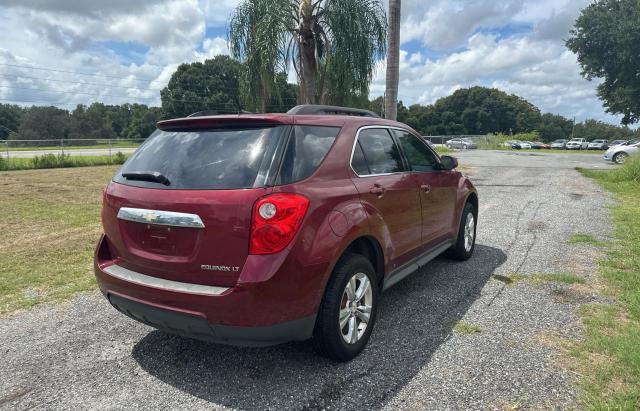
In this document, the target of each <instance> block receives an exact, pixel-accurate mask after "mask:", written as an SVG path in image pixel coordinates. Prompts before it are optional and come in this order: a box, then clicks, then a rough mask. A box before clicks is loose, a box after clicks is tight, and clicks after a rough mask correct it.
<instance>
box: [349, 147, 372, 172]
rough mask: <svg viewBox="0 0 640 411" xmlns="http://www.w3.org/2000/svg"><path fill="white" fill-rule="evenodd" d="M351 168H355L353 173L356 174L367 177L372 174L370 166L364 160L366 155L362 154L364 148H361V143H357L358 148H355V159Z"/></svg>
mask: <svg viewBox="0 0 640 411" xmlns="http://www.w3.org/2000/svg"><path fill="white" fill-rule="evenodd" d="M351 167H353V171H355V172H356V174H358V175H361V176H365V175H368V174H371V170H369V166H368V165H367V162H366V161H365V160H364V153H363V152H362V147H361V146H360V142H359V141H358V142H356V146H355V147H354V148H353V159H352V160H351Z"/></svg>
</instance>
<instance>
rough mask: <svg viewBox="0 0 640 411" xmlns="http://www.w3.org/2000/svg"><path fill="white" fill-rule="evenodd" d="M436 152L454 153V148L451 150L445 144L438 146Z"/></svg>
mask: <svg viewBox="0 0 640 411" xmlns="http://www.w3.org/2000/svg"><path fill="white" fill-rule="evenodd" d="M436 153H438V154H440V155H443V154H451V153H453V150H450V149H448V148H447V147H445V146H436Z"/></svg>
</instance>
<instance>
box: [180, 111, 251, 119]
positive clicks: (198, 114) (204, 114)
mask: <svg viewBox="0 0 640 411" xmlns="http://www.w3.org/2000/svg"><path fill="white" fill-rule="evenodd" d="M224 114H254V113H252V112H250V111H245V110H242V111H240V112H237V111H232V110H228V111H226V112H224V111H223V112H220V111H218V110H204V111H197V112H195V113H192V114H189V115H188V116H187V118H189V117H209V116H219V115H224Z"/></svg>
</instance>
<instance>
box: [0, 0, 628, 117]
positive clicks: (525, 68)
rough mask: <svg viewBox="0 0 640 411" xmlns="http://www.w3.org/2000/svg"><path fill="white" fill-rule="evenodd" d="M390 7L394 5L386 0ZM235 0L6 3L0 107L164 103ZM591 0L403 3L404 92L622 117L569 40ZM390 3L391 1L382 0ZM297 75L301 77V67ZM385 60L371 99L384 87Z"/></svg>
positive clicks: (412, 97)
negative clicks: (485, 93) (479, 92)
mask: <svg viewBox="0 0 640 411" xmlns="http://www.w3.org/2000/svg"><path fill="white" fill-rule="evenodd" d="M385 2H386V0H385ZM238 3H239V1H237V0H136V1H131V0H92V1H85V0H56V1H50V0H0V21H1V22H2V23H1V25H0V29H1V31H2V34H1V35H0V103H16V104H21V105H31V104H37V105H44V104H47V105H55V106H59V107H61V108H68V109H72V108H74V107H75V106H76V105H77V104H90V103H92V102H95V101H100V102H104V103H107V104H121V103H125V102H129V103H142V104H148V105H159V104H160V98H159V90H160V89H161V88H162V87H164V86H165V85H166V84H167V82H168V80H169V78H170V77H171V74H172V73H173V71H174V70H175V69H176V67H177V66H178V65H179V64H181V63H184V62H193V61H203V60H205V59H207V58H211V57H213V56H216V55H219V54H228V53H229V50H228V47H227V22H228V20H229V17H230V15H231V13H232V12H233V10H234V8H235V7H236V6H237V4H238ZM588 3H589V0H536V1H532V0H527V1H525V0H501V1H494V0H404V1H403V2H402V21H401V56H400V89H399V99H400V100H402V101H403V102H404V104H405V105H407V106H408V105H411V104H416V103H420V104H432V103H434V102H435V101H436V100H437V99H438V98H440V97H444V96H447V95H450V94H451V93H453V92H454V91H455V90H457V89H460V88H466V87H471V86H476V85H480V86H486V87H495V88H498V89H501V90H503V91H506V92H507V93H513V94H517V95H519V96H521V97H523V98H525V99H527V100H529V101H530V102H532V103H534V104H535V105H537V106H538V107H539V108H540V109H541V110H542V111H543V112H551V113H556V114H561V115H563V116H566V117H568V118H572V117H575V118H576V120H577V121H582V120H585V119H587V118H595V119H598V120H602V121H606V122H609V123H614V124H615V123H619V119H620V118H619V117H616V116H612V115H610V114H607V113H605V112H604V109H603V107H602V103H601V101H600V100H599V99H598V98H597V96H596V91H595V88H596V86H597V84H598V82H597V81H592V82H589V81H587V80H584V79H583V78H582V77H581V75H580V67H579V65H578V63H577V60H576V57H575V55H574V54H573V53H571V52H570V51H568V50H567V49H566V47H565V46H564V40H565V39H566V38H567V37H568V35H569V30H570V29H571V27H572V25H573V22H574V21H575V18H576V17H577V16H578V15H579V13H580V10H581V9H582V8H584V7H585V6H586V5H587V4H588ZM385 8H386V3H385ZM290 79H291V80H292V81H293V80H294V79H295V77H294V75H293V73H291V75H290ZM384 79H385V62H384V60H382V61H379V62H378V64H377V69H376V72H375V73H374V76H373V79H372V83H371V97H372V98H373V97H376V96H379V95H381V94H382V93H383V92H384Z"/></svg>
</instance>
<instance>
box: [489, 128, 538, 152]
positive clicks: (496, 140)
mask: <svg viewBox="0 0 640 411" xmlns="http://www.w3.org/2000/svg"><path fill="white" fill-rule="evenodd" d="M510 140H519V141H540V133H538V132H537V131H532V132H530V133H518V134H513V135H511V134H503V133H498V134H487V135H486V136H485V137H483V138H481V139H480V140H478V148H480V149H484V150H505V149H508V148H509V147H505V146H504V143H505V142H507V141H510Z"/></svg>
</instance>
